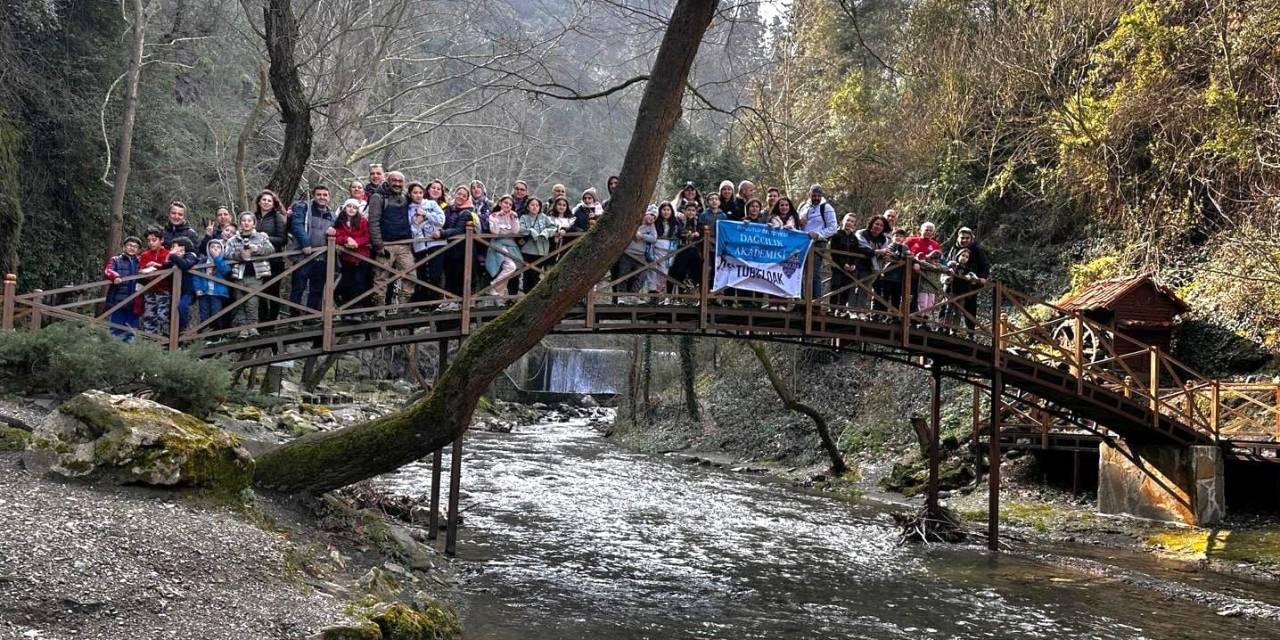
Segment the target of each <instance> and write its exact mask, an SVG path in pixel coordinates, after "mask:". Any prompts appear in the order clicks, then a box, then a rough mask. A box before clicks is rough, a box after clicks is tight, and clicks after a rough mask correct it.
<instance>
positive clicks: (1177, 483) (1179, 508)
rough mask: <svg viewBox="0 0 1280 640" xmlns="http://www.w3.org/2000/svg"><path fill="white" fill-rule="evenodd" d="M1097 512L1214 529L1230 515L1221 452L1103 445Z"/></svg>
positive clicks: (1160, 446) (1159, 446)
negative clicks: (1223, 518) (1227, 508)
mask: <svg viewBox="0 0 1280 640" xmlns="http://www.w3.org/2000/svg"><path fill="white" fill-rule="evenodd" d="M1098 447H1099V449H1098V453H1099V459H1098V511H1099V512H1101V513H1111V514H1127V515H1131V516H1136V517H1139V518H1148V519H1151V520H1161V521H1166V522H1182V523H1185V524H1191V525H1206V524H1212V523H1214V522H1217V521H1219V520H1221V519H1222V517H1223V516H1224V515H1226V498H1225V492H1224V487H1225V482H1224V480H1223V459H1222V450H1221V449H1219V448H1218V447H1213V446H1196V447H1179V446H1173V445H1152V444H1143V445H1127V444H1123V443H1120V444H1117V445H1116V446H1111V445H1109V444H1107V443H1106V442H1103V443H1102V444H1100V445H1098Z"/></svg>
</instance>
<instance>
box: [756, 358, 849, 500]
mask: <svg viewBox="0 0 1280 640" xmlns="http://www.w3.org/2000/svg"><path fill="white" fill-rule="evenodd" d="M747 345H748V346H750V347H751V350H752V351H754V352H755V354H756V359H758V360H760V365H761V366H763V367H764V373H765V375H767V376H768V377H769V384H771V385H773V390H774V391H775V392H777V394H778V399H780V400H782V405H783V406H785V407H786V408H787V410H789V411H795V412H797V413H803V414H804V415H806V416H809V419H810V420H813V426H814V428H816V429H817V430H818V439H819V440H821V441H822V448H823V449H826V451H827V456H828V457H830V458H831V472H832V473H834V474H836V475H844V474H845V473H847V472H848V471H849V465H847V464H845V463H844V456H842V455H840V448H839V447H837V446H836V441H835V439H834V438H832V437H831V429H829V428H828V427H827V419H826V418H824V417H822V414H821V413H820V412H819V411H818V410H817V409H814V408H813V407H811V406H809V405H807V404H805V403H803V402H800V401H799V400H796V397H795V395H794V394H792V393H791V389H789V388H788V387H787V383H786V381H784V380H783V379H782V376H780V375H778V370H777V369H775V368H774V366H773V360H772V359H771V358H770V357H769V350H768V348H767V347H765V345H764V343H763V342H760V341H759V340H749V341H747Z"/></svg>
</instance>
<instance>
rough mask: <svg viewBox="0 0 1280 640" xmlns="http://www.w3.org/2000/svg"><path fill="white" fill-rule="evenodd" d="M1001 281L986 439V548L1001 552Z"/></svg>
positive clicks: (994, 311)
mask: <svg viewBox="0 0 1280 640" xmlns="http://www.w3.org/2000/svg"><path fill="white" fill-rule="evenodd" d="M1001 293H1002V292H1001V290H1000V281H999V280H997V281H996V284H995V290H994V292H993V294H992V296H991V324H992V334H991V336H992V345H991V347H992V348H991V433H990V435H989V437H988V438H987V466H988V469H987V548H988V549H990V550H992V551H999V550H1000V412H1001V404H1002V402H1001V399H1000V398H1001V396H1003V395H1004V374H1003V373H1002V372H1001V370H1000V348H1001V347H1000V330H1001V329H1000V304H1001V300H1000V297H1001Z"/></svg>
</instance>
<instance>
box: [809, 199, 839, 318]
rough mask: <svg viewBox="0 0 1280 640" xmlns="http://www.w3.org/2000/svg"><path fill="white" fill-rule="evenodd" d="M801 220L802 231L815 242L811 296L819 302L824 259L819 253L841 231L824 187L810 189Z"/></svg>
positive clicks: (834, 210) (834, 209)
mask: <svg viewBox="0 0 1280 640" xmlns="http://www.w3.org/2000/svg"><path fill="white" fill-rule="evenodd" d="M800 220H801V221H802V222H803V223H804V227H803V228H802V230H803V231H804V232H806V233H808V234H809V238H811V239H812V241H813V253H812V256H811V258H812V260H813V266H812V267H811V271H812V273H813V284H812V288H811V291H810V293H809V295H810V298H811V299H814V300H817V299H818V298H820V297H822V258H821V257H820V256H819V255H818V251H819V250H821V249H823V248H825V247H826V246H827V240H828V239H829V238H830V237H831V236H833V235H835V233H836V231H837V230H838V229H839V227H838V226H836V208H835V207H833V206H831V203H830V202H827V199H826V198H824V197H823V191H822V185H820V184H815V185H813V186H811V187H809V201H808V202H806V203H804V205H802V206H801V207H800Z"/></svg>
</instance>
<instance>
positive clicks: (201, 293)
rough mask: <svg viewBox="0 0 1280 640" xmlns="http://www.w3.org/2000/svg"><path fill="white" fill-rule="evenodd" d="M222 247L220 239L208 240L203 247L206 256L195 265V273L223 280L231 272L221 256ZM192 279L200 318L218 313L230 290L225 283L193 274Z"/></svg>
mask: <svg viewBox="0 0 1280 640" xmlns="http://www.w3.org/2000/svg"><path fill="white" fill-rule="evenodd" d="M222 249H223V244H222V240H219V239H216V238H215V239H213V240H210V241H209V245H208V247H207V248H206V249H205V251H207V252H208V256H207V257H206V258H205V261H204V263H203V264H199V265H197V266H196V268H195V273H196V274H203V275H206V276H214V277H217V278H221V279H224V280H225V279H226V278H227V274H229V273H231V265H230V264H228V263H227V259H226V258H224V257H222ZM192 280H193V283H192V286H193V287H195V290H196V300H197V301H198V302H197V303H196V304H197V305H198V306H199V308H200V319H201V320H206V321H207V320H208V319H209V318H212V317H213V316H215V315H218V312H219V311H222V306H223V305H224V304H226V303H227V297H228V295H229V294H230V291H228V290H227V285H225V284H222V283H219V282H215V281H213V280H210V279H209V278H207V277H201V276H200V275H193V277H192Z"/></svg>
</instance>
